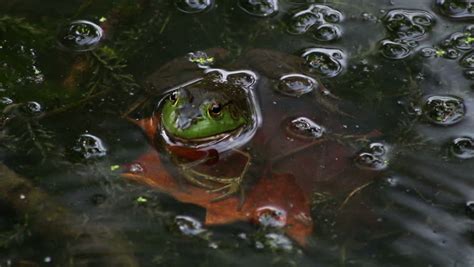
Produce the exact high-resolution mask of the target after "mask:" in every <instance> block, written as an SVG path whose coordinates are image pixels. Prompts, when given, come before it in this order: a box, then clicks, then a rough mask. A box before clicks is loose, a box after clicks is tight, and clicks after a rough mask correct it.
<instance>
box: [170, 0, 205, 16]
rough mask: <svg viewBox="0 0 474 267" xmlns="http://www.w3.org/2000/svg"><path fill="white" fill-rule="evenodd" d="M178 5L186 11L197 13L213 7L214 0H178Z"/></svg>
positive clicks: (181, 9) (182, 10)
mask: <svg viewBox="0 0 474 267" xmlns="http://www.w3.org/2000/svg"><path fill="white" fill-rule="evenodd" d="M175 3H176V7H177V8H178V9H179V10H180V11H181V12H184V13H188V14H195V13H200V12H204V11H206V10H208V9H210V8H211V7H212V5H213V4H214V1H213V0H178V1H176V2H175Z"/></svg>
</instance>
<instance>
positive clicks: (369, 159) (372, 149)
mask: <svg viewBox="0 0 474 267" xmlns="http://www.w3.org/2000/svg"><path fill="white" fill-rule="evenodd" d="M387 152H388V149H387V147H386V146H385V145H384V144H382V143H372V144H370V145H369V148H368V149H367V150H366V151H363V152H361V153H359V154H358V155H357V156H356V158H355V160H354V162H355V165H356V166H357V167H358V168H360V169H363V170H372V171H381V170H385V169H386V168H387V167H388V153H387Z"/></svg>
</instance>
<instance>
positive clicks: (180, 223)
mask: <svg viewBox="0 0 474 267" xmlns="http://www.w3.org/2000/svg"><path fill="white" fill-rule="evenodd" d="M174 223H175V224H176V226H177V227H178V229H179V231H180V232H181V233H182V234H184V235H187V236H196V235H199V234H201V233H203V232H205V231H206V230H205V229H203V228H202V223H201V222H199V221H198V220H196V219H194V218H192V217H189V216H181V215H179V216H176V217H175V219H174Z"/></svg>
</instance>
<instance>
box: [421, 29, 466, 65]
mask: <svg viewBox="0 0 474 267" xmlns="http://www.w3.org/2000/svg"><path fill="white" fill-rule="evenodd" d="M472 49H474V26H473V25H470V26H467V27H465V28H464V30H463V31H462V32H455V33H453V34H451V35H450V36H449V37H447V38H446V39H444V40H442V41H441V42H440V43H439V44H438V45H437V46H434V47H425V48H423V49H422V50H421V54H422V56H424V57H427V58H433V57H442V58H446V59H458V58H460V57H461V56H462V55H463V54H465V53H466V52H469V51H471V50H472ZM464 64H465V63H464ZM461 65H463V63H462V62H461Z"/></svg>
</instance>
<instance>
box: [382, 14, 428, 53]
mask: <svg viewBox="0 0 474 267" xmlns="http://www.w3.org/2000/svg"><path fill="white" fill-rule="evenodd" d="M383 22H384V25H385V28H386V29H387V32H388V33H389V35H390V36H389V38H388V39H385V40H382V41H381V42H380V51H381V53H382V55H383V56H384V57H386V58H389V59H403V58H406V57H408V56H410V55H411V53H412V51H413V50H414V48H416V47H417V46H418V45H419V44H418V40H421V39H423V38H425V37H426V34H427V33H428V31H429V30H430V29H431V28H432V27H433V25H434V23H435V19H434V17H433V16H432V15H431V14H430V13H428V12H426V11H423V10H408V9H394V10H391V11H389V12H388V13H387V14H386V15H385V16H384V18H383ZM426 53H428V51H426Z"/></svg>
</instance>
